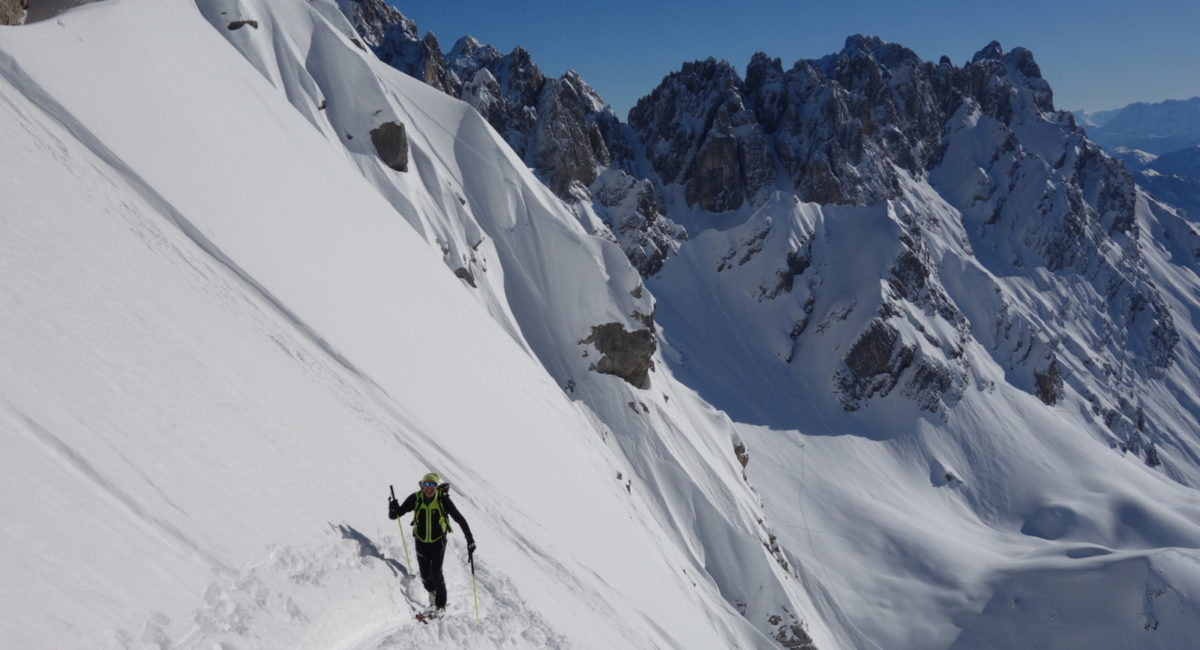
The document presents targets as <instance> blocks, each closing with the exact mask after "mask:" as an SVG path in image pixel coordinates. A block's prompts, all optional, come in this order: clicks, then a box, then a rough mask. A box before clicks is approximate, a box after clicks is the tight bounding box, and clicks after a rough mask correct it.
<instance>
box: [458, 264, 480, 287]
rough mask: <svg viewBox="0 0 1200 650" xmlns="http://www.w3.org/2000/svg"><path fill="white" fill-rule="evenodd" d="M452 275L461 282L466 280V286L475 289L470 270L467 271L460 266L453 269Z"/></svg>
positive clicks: (473, 277)
mask: <svg viewBox="0 0 1200 650" xmlns="http://www.w3.org/2000/svg"><path fill="white" fill-rule="evenodd" d="M454 275H456V276H458V277H459V278H461V279H463V280H466V281H467V284H469V285H471V288H472V289H475V288H477V287H476V285H475V274H474V273H471V270H470V269H468V268H467V267H465V266H460V267H458V268H457V269H454Z"/></svg>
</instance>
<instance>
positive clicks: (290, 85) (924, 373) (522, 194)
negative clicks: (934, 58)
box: [0, 0, 1200, 649]
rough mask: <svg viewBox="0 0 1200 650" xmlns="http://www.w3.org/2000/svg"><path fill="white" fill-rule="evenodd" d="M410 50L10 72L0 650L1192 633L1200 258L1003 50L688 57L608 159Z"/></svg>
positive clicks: (380, 18)
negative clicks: (412, 515)
mask: <svg viewBox="0 0 1200 650" xmlns="http://www.w3.org/2000/svg"><path fill="white" fill-rule="evenodd" d="M356 11H357V12H359V13H358V14H356V13H355V12H356ZM398 15H399V14H398V13H394V12H393V11H392V10H391V9H390V8H388V7H387V6H386V5H383V4H382V3H380V2H373V1H372V0H362V1H355V0H196V2H194V3H162V2H156V1H154V0H107V1H105V2H100V3H96V4H92V5H88V6H85V7H81V8H78V9H75V10H72V11H69V12H66V13H63V14H61V15H58V16H55V17H54V20H47V21H44V22H39V23H36V24H32V25H25V26H21V27H10V28H3V29H0V98H3V101H2V102H0V139H2V146H3V150H4V151H5V152H7V153H8V154H9V155H7V156H5V157H4V158H3V159H0V160H2V161H3V162H2V163H0V164H2V165H3V170H2V172H0V205H3V207H4V209H3V210H0V226H2V227H3V229H4V233H5V236H4V237H3V238H0V265H2V268H3V273H2V274H0V279H2V280H0V305H3V308H2V309H0V319H3V320H2V321H0V328H2V331H4V332H6V334H7V336H5V337H2V338H0V360H3V363H0V398H2V401H0V431H3V435H4V440H5V450H6V452H7V453H6V454H5V455H4V456H3V457H2V458H0V468H2V470H3V471H2V473H0V476H3V479H2V480H3V487H4V488H5V489H4V490H3V496H0V503H2V504H3V509H4V510H3V511H4V512H5V514H6V518H5V523H4V525H3V526H2V527H0V562H2V563H3V571H4V575H5V576H6V577H8V578H9V579H8V580H6V582H5V585H4V587H3V588H0V645H4V646H6V647H7V646H12V647H48V648H49V647H53V648H58V647H114V648H122V647H124V648H129V647H159V648H162V647H214V646H217V645H220V646H222V647H312V648H327V647H342V648H359V647H363V648H366V647H373V648H375V647H388V648H391V647H395V648H405V647H413V648H417V647H419V648H431V647H588V648H591V647H594V648H612V647H688V648H709V647H712V648H728V647H737V648H744V647H764V648H765V647H780V646H783V647H793V648H802V647H814V646H815V647H819V648H826V649H828V648H888V649H891V648H989V647H990V648H1014V649H1016V648H1029V647H1041V648H1080V647H1087V648H1099V649H1106V648H1112V649H1117V648H1130V647H1163V648H1182V647H1188V646H1189V644H1191V643H1192V640H1193V639H1194V638H1195V637H1196V636H1197V635H1198V634H1200V604H1198V603H1197V601H1196V600H1195V599H1194V596H1193V594H1195V593H1197V589H1198V588H1200V524H1198V523H1197V521H1200V506H1198V505H1197V503H1200V502H1198V501H1197V498H1196V496H1197V495H1196V488H1197V485H1198V484H1200V461H1198V460H1197V459H1200V449H1198V447H1200V439H1198V438H1197V435H1196V434H1197V431H1198V430H1200V425H1198V422H1200V394H1198V393H1197V391H1196V388H1195V378H1196V376H1197V371H1198V366H1200V332H1197V329H1196V328H1197V323H1198V322H1200V293H1198V290H1200V276H1198V268H1200V231H1198V229H1197V227H1196V226H1195V225H1193V224H1191V223H1189V222H1188V221H1187V220H1185V219H1184V218H1182V217H1181V216H1180V215H1179V214H1177V213H1176V212H1175V211H1174V210H1173V209H1172V208H1170V207H1168V206H1164V205H1162V204H1160V203H1157V202H1156V201H1154V200H1153V199H1151V198H1150V197H1149V196H1147V195H1146V194H1145V193H1144V192H1142V191H1140V190H1139V189H1138V188H1137V187H1136V185H1135V184H1134V182H1133V179H1132V178H1131V177H1130V176H1129V174H1128V173H1126V172H1125V170H1124V169H1123V168H1122V166H1121V165H1120V163H1119V162H1117V161H1116V160H1114V159H1112V158H1110V157H1108V156H1107V155H1105V154H1104V153H1103V152H1101V151H1100V150H1099V148H1098V147H1097V146H1096V145H1094V144H1092V143H1091V142H1090V141H1089V140H1088V139H1087V138H1086V137H1085V135H1084V134H1083V132H1082V131H1080V130H1079V129H1078V128H1076V127H1075V126H1074V124H1073V122H1072V120H1071V119H1070V116H1069V115H1068V114H1066V113H1061V112H1057V111H1055V110H1054V106H1053V101H1052V95H1051V92H1050V87H1049V85H1048V83H1047V82H1046V81H1045V80H1043V79H1042V78H1041V75H1040V71H1039V70H1038V68H1037V65H1036V63H1034V61H1033V58H1032V55H1031V54H1030V53H1029V52H1028V51H1026V50H1023V49H1021V48H1017V49H1015V50H1013V51H1010V52H1005V51H1004V50H1003V49H1002V48H1001V47H1000V46H999V44H995V43H993V44H991V45H989V46H987V47H986V48H984V50H982V51H981V52H980V53H979V54H978V55H976V57H974V59H973V60H972V61H971V62H969V63H967V64H965V65H963V66H962V67H959V66H955V65H953V64H952V63H950V62H949V61H946V60H943V61H941V62H938V63H936V64H934V63H930V62H924V61H921V60H920V59H919V58H918V57H916V56H915V54H913V53H912V52H911V51H908V50H906V49H905V48H903V47H901V46H898V45H894V44H888V43H884V42H883V41H881V40H879V39H875V38H872V37H852V38H850V39H848V41H847V44H846V47H845V49H844V50H843V51H841V52H839V53H837V54H834V55H831V56H829V57H826V58H824V59H820V60H816V61H802V62H798V63H797V64H796V65H794V66H793V67H792V68H790V69H788V70H786V71H785V70H784V69H783V67H782V65H781V63H780V62H779V61H778V60H772V59H770V58H769V57H766V56H765V55H760V56H756V57H755V58H754V60H753V61H752V62H751V65H750V66H749V68H748V69H747V73H746V75H745V78H744V79H743V77H742V76H741V75H739V74H738V72H737V71H736V70H734V69H733V68H732V66H730V65H729V64H727V63H724V62H718V61H713V60H710V61H700V62H694V63H689V64H686V65H684V66H683V68H682V69H681V70H680V71H679V72H678V73H675V74H673V75H671V76H669V77H668V78H667V79H665V80H664V82H663V84H662V85H661V86H660V87H659V88H658V89H655V90H654V91H653V92H652V93H651V94H650V95H648V96H647V98H646V99H644V100H643V102H642V103H640V104H639V106H638V108H637V109H635V111H634V114H633V115H632V116H631V120H630V124H628V125H625V124H620V123H619V122H618V121H616V120H609V119H608V118H606V117H602V116H603V115H604V114H605V110H606V109H604V107H603V103H602V101H600V99H599V98H598V96H596V95H595V93H594V92H592V91H590V89H587V88H586V85H584V84H583V82H582V80H578V79H577V77H572V75H569V74H568V75H565V76H564V77H563V78H562V79H559V80H557V81H556V80H552V79H546V78H545V77H543V76H541V73H540V72H537V69H536V66H535V65H534V64H533V62H532V57H530V56H529V55H528V53H524V52H523V51H521V50H518V51H515V52H513V53H512V54H510V55H505V56H498V53H496V52H494V50H489V49H488V48H487V47H486V46H483V45H482V44H478V43H476V42H474V41H471V40H469V39H464V40H461V41H459V45H458V46H456V47H455V48H454V49H453V50H452V51H451V53H450V55H449V56H447V55H446V54H445V53H442V52H441V51H440V48H439V47H438V46H437V43H436V39H431V38H430V37H428V36H427V37H425V38H420V39H418V38H417V37H416V34H417V31H416V27H415V26H414V25H411V23H406V22H405V21H404V20H400V19H397V16H398ZM401 18H402V17H401ZM368 50H371V51H370V52H368ZM435 53H436V55H435ZM376 54H378V55H379V56H381V57H383V58H384V59H386V60H387V61H388V62H389V63H391V64H399V66H400V67H401V68H403V69H404V71H405V72H407V73H415V76H416V77H417V79H414V78H412V77H411V76H408V74H405V73H402V72H401V71H397V70H396V68H395V67H393V66H391V65H388V64H387V63H385V62H384V61H381V60H379V58H377V57H376V56H375V55H376ZM464 71H470V75H469V79H468V76H467V75H466V74H465V72H464ZM472 82H478V83H475V84H474V85H472ZM456 83H461V84H462V85H460V86H456V85H455V84H456ZM455 88H458V90H457V92H455V91H454V89H455ZM460 99H461V100H465V101H460ZM531 107H532V108H533V110H532V112H530V108H531ZM609 114H610V115H611V112H609ZM597 116H601V117H597ZM594 134H598V136H596V137H593V135H594ZM613 134H619V137H620V138H621V140H620V141H621V142H624V143H625V145H624V146H626V147H627V149H623V148H621V147H617V146H614V145H613V143H614V142H616V141H617V139H616V138H617V136H616V135H613ZM601 145H602V146H601ZM545 147H551V148H554V147H558V149H554V150H555V151H558V152H560V153H561V152H575V153H573V154H570V155H567V154H565V153H562V155H559V157H558V158H554V159H551V158H543V159H540V160H542V162H541V163H539V162H538V161H539V158H538V152H539V151H546V149H545ZM605 151H607V153H608V158H607V159H605V158H604V157H603V155H602V153H603V152H605ZM576 154H577V155H576ZM551 160H562V161H563V163H564V164H563V165H561V166H559V165H558V164H557V163H554V164H550V161H551ZM564 179H565V182H564ZM429 469H435V470H437V471H440V472H441V473H442V474H443V476H444V477H446V479H447V480H449V481H451V482H452V483H453V484H454V486H455V487H454V489H455V494H456V500H457V501H458V503H459V505H460V507H461V508H462V509H463V510H464V513H465V514H466V516H467V518H468V519H469V520H470V522H471V524H472V527H473V529H474V530H475V534H476V538H477V540H478V541H479V547H480V550H479V554H478V557H477V564H478V566H477V569H478V575H477V576H476V578H477V580H476V586H477V587H478V602H479V610H480V614H481V616H480V620H479V622H476V621H475V620H474V616H473V615H474V607H473V602H472V595H473V594H472V585H473V582H472V580H471V576H470V574H469V573H468V571H467V570H466V568H465V551H464V549H463V548H462V544H461V541H460V540H457V539H455V540H453V541H452V542H451V550H450V558H449V559H448V566H447V569H448V571H447V572H448V579H449V582H450V590H451V600H452V602H453V605H452V610H453V611H452V615H451V617H450V618H448V619H446V620H444V621H440V622H437V623H435V624H433V625H430V626H421V625H420V624H417V623H415V622H414V621H413V620H412V619H411V617H410V612H411V611H412V609H413V608H414V607H417V606H418V605H419V603H420V602H421V600H423V598H424V594H423V593H421V591H422V589H421V588H420V586H419V581H414V580H413V578H412V575H411V573H412V572H411V569H410V567H409V564H408V560H407V558H406V557H405V554H406V550H405V548H404V546H403V545H402V543H401V536H400V531H399V530H397V529H396V527H395V524H393V523H392V522H390V521H388V520H386V519H385V518H384V517H383V515H384V506H385V496H386V492H385V486H387V485H389V484H395V485H397V486H398V487H399V488H400V490H401V492H402V493H403V490H406V489H410V487H411V483H405V481H410V480H415V478H416V477H419V476H420V475H421V474H423V473H424V472H425V471H428V470H429Z"/></svg>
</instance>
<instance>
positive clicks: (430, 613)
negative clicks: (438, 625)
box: [413, 609, 446, 623]
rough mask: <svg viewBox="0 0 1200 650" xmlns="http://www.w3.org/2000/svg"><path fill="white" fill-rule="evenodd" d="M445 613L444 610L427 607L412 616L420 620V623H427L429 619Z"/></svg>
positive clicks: (434, 618)
mask: <svg viewBox="0 0 1200 650" xmlns="http://www.w3.org/2000/svg"><path fill="white" fill-rule="evenodd" d="M445 615H446V612H445V611H444V610H436V609H427V610H425V611H423V612H417V613H416V614H415V615H414V616H413V618H415V619H417V620H418V621H421V622H422V623H429V621H432V620H436V619H439V618H441V617H443V616H445Z"/></svg>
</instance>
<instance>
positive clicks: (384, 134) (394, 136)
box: [371, 122, 408, 172]
mask: <svg viewBox="0 0 1200 650" xmlns="http://www.w3.org/2000/svg"><path fill="white" fill-rule="evenodd" d="M371 143H372V144H374V145H375V151H378V152H379V157H380V158H381V159H382V160H383V162H384V164H386V165H387V166H388V167H391V168H392V169H394V170H396V171H398V172H406V171H408V135H407V134H406V133H405V131H404V125H403V124H400V123H399V122H384V123H383V124H380V125H379V126H377V127H375V128H374V129H372V130H371Z"/></svg>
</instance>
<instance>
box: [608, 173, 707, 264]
mask: <svg viewBox="0 0 1200 650" xmlns="http://www.w3.org/2000/svg"><path fill="white" fill-rule="evenodd" d="M588 189H589V191H590V192H591V194H592V200H593V207H594V208H595V210H596V213H597V214H598V215H599V216H600V218H602V219H603V220H604V222H605V223H606V224H607V225H608V227H609V228H611V229H612V233H613V236H614V237H615V238H616V240H617V243H619V244H620V245H621V249H622V250H624V251H625V255H626V256H627V257H628V258H629V261H630V263H632V264H633V266H634V268H636V269H637V270H638V272H639V273H641V274H642V276H644V277H646V276H651V275H654V274H655V273H658V271H659V269H661V268H662V265H663V263H664V262H665V261H666V259H667V257H669V256H670V255H671V254H672V253H674V252H675V251H676V250H677V249H678V248H679V246H680V242H682V241H685V240H687V232H686V231H685V230H684V229H683V228H682V227H681V226H679V225H677V224H675V223H674V222H672V221H670V220H669V219H667V218H666V216H665V215H664V214H663V209H662V206H661V205H660V204H659V202H658V199H657V197H656V195H655V190H654V185H653V183H651V182H650V181H648V180H645V179H643V180H638V179H636V178H634V177H632V176H630V175H629V174H626V173H624V172H614V171H611V170H610V171H608V172H606V173H605V174H603V175H601V176H600V177H599V178H597V179H596V181H595V182H593V183H592V185H591V186H590V187H589V188H588Z"/></svg>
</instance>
